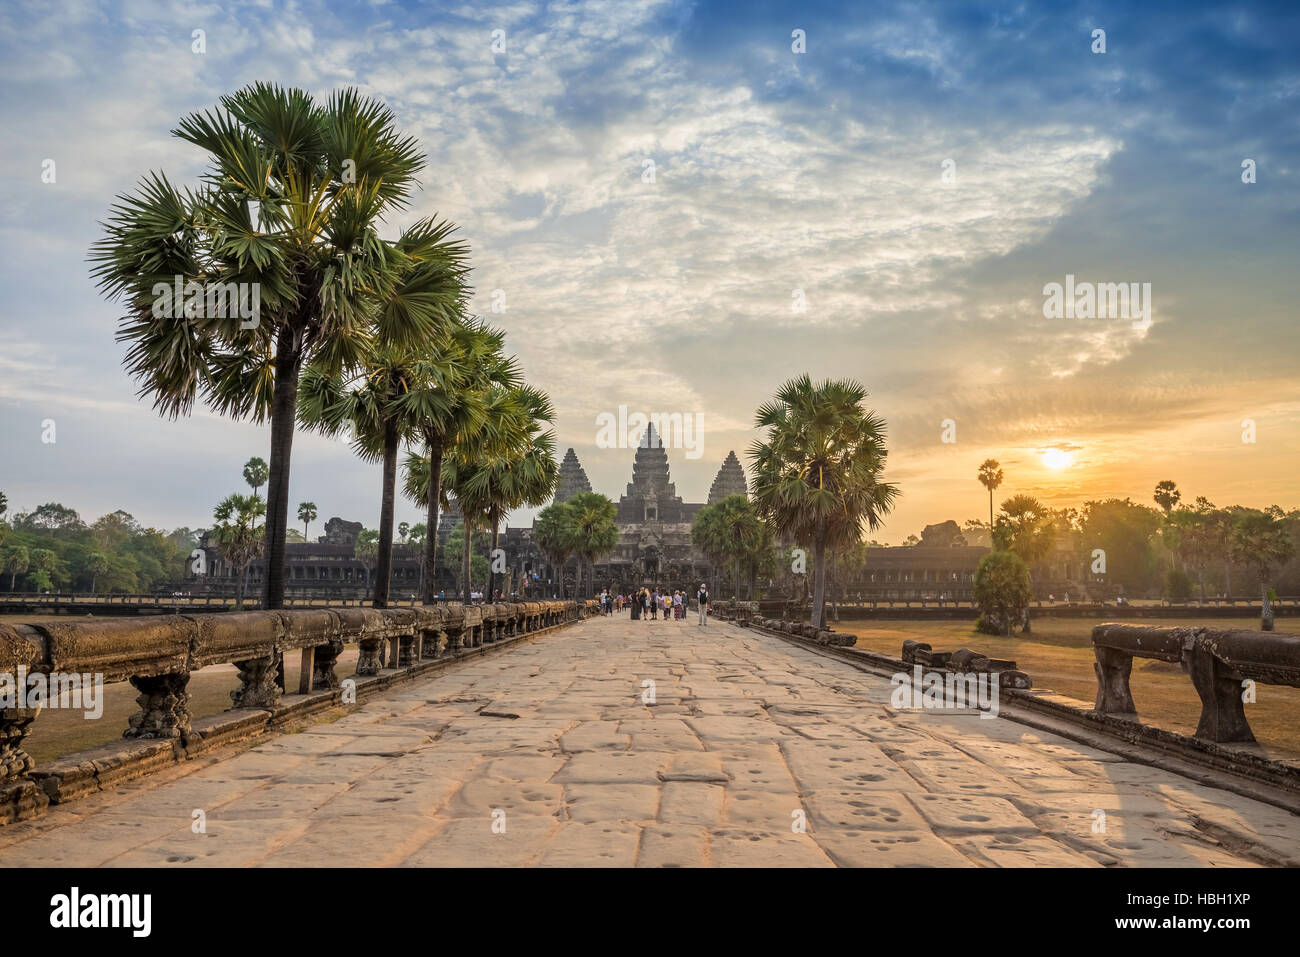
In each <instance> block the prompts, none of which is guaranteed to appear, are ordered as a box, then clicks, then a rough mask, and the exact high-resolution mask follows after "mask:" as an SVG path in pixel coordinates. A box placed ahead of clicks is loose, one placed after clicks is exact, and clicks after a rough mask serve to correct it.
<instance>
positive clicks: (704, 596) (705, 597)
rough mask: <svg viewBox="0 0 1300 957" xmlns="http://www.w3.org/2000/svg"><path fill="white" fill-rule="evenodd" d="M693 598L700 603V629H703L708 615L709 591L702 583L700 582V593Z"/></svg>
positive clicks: (706, 623)
mask: <svg viewBox="0 0 1300 957" xmlns="http://www.w3.org/2000/svg"><path fill="white" fill-rule="evenodd" d="M695 597H696V599H697V600H698V601H699V603H700V627H701V628H704V627H706V626H707V625H708V621H707V620H706V619H707V618H708V615H709V589H708V586H707V585H705V584H704V582H700V593H699V594H698V595H696V596H695Z"/></svg>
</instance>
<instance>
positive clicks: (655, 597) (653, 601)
mask: <svg viewBox="0 0 1300 957" xmlns="http://www.w3.org/2000/svg"><path fill="white" fill-rule="evenodd" d="M658 617H659V589H658V588H656V589H655V590H654V591H653V592H651V593H650V619H651V620H652V621H653V620H655V619H657V618H658Z"/></svg>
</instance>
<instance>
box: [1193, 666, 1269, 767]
mask: <svg viewBox="0 0 1300 957" xmlns="http://www.w3.org/2000/svg"><path fill="white" fill-rule="evenodd" d="M1184 656H1185V661H1186V664H1187V672H1188V674H1189V675H1191V678H1192V685H1193V686H1194V687H1195V688H1196V693H1197V694H1198V695H1199V696H1200V698H1201V720H1200V722H1199V723H1198V724H1197V726H1196V737H1198V738H1202V739H1204V740H1206V741H1216V742H1218V743H1220V744H1226V743H1244V744H1254V743H1255V735H1254V733H1253V732H1252V731H1251V730H1250V724H1249V723H1248V722H1247V721H1246V709H1245V708H1244V707H1242V700H1241V680H1240V679H1239V678H1234V677H1233V676H1232V674H1231V673H1230V671H1229V669H1228V667H1227V666H1226V665H1224V663H1223V662H1221V661H1220V660H1219V659H1218V658H1216V657H1215V656H1214V655H1212V654H1210V653H1209V652H1207V651H1199V650H1195V651H1187V652H1185V653H1184Z"/></svg>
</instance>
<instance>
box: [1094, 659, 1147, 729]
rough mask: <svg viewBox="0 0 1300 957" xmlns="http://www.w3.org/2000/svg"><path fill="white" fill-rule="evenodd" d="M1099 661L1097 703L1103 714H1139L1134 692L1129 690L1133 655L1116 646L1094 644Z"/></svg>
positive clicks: (1095, 666)
mask: <svg viewBox="0 0 1300 957" xmlns="http://www.w3.org/2000/svg"><path fill="white" fill-rule="evenodd" d="M1093 653H1094V654H1095V655H1096V656H1097V661H1096V662H1095V663H1094V664H1093V666H1092V667H1093V670H1094V671H1096V672H1097V703H1096V704H1095V705H1094V707H1095V709H1096V710H1097V711H1100V712H1101V713H1102V714H1137V708H1136V707H1135V706H1134V704H1133V694H1132V692H1131V691H1129V683H1128V682H1129V676H1130V675H1131V674H1132V673H1133V656H1132V655H1130V654H1128V653H1127V652H1124V651H1119V650H1117V649H1115V648H1105V647H1102V646H1099V645H1098V646H1094V647H1093Z"/></svg>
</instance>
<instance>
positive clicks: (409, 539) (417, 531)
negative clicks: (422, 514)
mask: <svg viewBox="0 0 1300 957" xmlns="http://www.w3.org/2000/svg"><path fill="white" fill-rule="evenodd" d="M398 527H399V529H400V528H405V529H406V531H405V532H403V533H402V537H403V538H404V539H405V542H406V545H407V546H408V547H409V548H411V549H413V550H414V552H415V556H416V558H415V560H416V562H418V563H419V566H420V589H419V590H420V593H421V594H423V593H424V572H425V564H424V536H425V535H426V534H427V532H428V526H426V525H425V524H424V522H416V523H415V524H414V525H411V526H409V527H408V526H407V524H406V523H405V522H403V523H402V524H401V525H400V526H398Z"/></svg>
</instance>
